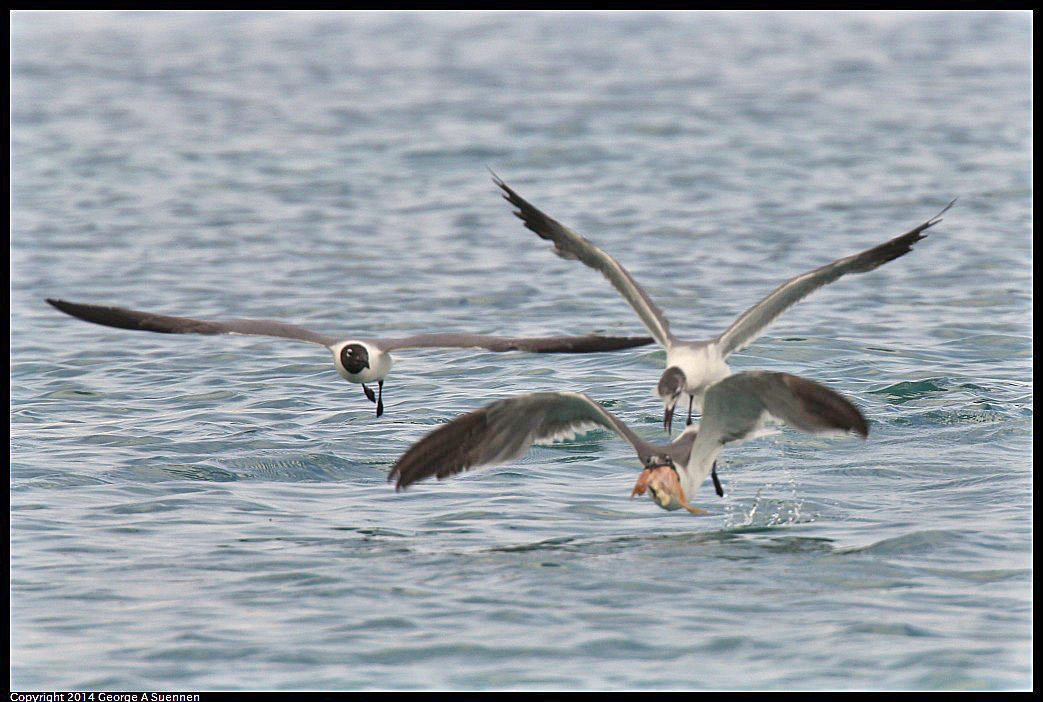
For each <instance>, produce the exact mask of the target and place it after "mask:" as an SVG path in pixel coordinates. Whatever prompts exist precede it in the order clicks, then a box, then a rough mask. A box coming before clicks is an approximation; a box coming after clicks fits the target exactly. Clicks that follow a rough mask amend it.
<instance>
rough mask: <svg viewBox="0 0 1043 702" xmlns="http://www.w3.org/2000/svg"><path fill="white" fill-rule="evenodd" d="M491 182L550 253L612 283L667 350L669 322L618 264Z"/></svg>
mask: <svg viewBox="0 0 1043 702" xmlns="http://www.w3.org/2000/svg"><path fill="white" fill-rule="evenodd" d="M493 182H494V183H496V185H498V186H499V187H500V189H501V190H503V192H504V196H503V197H504V199H505V200H507V202H509V203H511V204H512V205H514V206H515V207H517V208H518V209H517V211H515V213H514V214H515V216H517V217H518V218H519V219H521V221H522V222H523V223H524V225H525V227H526V228H527V229H530V230H532V231H533V232H535V233H536V234H537V235H539V236H540V238H543V239H547V240H549V241H551V242H553V243H554V253H556V254H557V255H558V256H560V257H562V258H566V259H576V260H579V261H581V262H582V263H584V264H586V265H587V266H589V267H590V268H593V269H595V270H598V271H601V274H602V275H603V276H605V278H607V279H608V282H610V283H612V286H613V287H614V288H615V289H616V290H617V291H618V292H619V294H620V295H622V296H623V299H624V300H626V301H627V303H628V304H629V305H630V306H631V307H632V308H633V309H634V312H636V313H637V316H638V317H639V318H640V319H641V321H642V322H643V323H644V325H645V326H646V327H648V331H649V332H650V333H651V334H652V336H654V337H655V340H656V341H657V342H659V344H661V345H662V346H663V347H665V348H669V346H670V344H671V343H672V342H673V340H674V336H673V334H671V333H670V323H669V322H668V321H667V319H666V316H665V315H664V314H663V311H662V310H660V309H659V307H658V306H656V304H655V303H654V302H652V298H650V297H649V296H648V293H646V292H645V290H644V288H642V287H641V286H640V285H638V283H637V281H636V280H634V278H633V277H632V276H631V275H630V273H629V271H627V269H625V268H623V266H622V265H620V263H619V261H617V260H616V259H614V258H612V257H611V256H609V255H608V254H607V253H605V252H604V251H602V250H601V249H599V248H598V247H597V246H595V245H594V244H593V243H591V242H590V241H588V240H587V239H585V238H583V237H582V236H580V235H579V234H577V233H576V232H574V231H572V230H571V229H569V228H568V227H566V226H565V225H564V224H562V223H561V222H558V221H557V220H556V219H553V218H552V217H549V216H548V215H546V214H544V213H543V212H541V211H540V210H538V209H536V208H535V207H533V205H531V204H530V203H529V202H528V201H527V200H525V199H524V198H523V197H522V196H521V195H519V194H518V193H516V192H514V190H512V189H511V187H510V186H508V185H507V184H506V183H504V182H503V181H502V180H500V179H499V178H498V177H497V176H496V174H495V173H494V174H493Z"/></svg>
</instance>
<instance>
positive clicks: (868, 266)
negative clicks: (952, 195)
mask: <svg viewBox="0 0 1043 702" xmlns="http://www.w3.org/2000/svg"><path fill="white" fill-rule="evenodd" d="M955 202H956V200H953V201H952V202H950V203H949V204H948V205H947V206H946V207H945V209H943V210H942V211H941V212H939V213H938V214H937V215H935V216H934V217H932V218H931V219H929V220H927V221H926V222H924V223H923V224H921V225H919V226H918V227H915V228H913V229H911V230H909V231H908V232H906V233H905V234H902V235H901V236H898V237H895V238H894V239H891V240H890V241H885V242H884V243H883V244H880V245H879V246H875V247H873V248H871V249H867V250H866V251H863V252H861V253H857V254H854V255H852V256H847V257H846V258H840V259H837V260H836V261H833V262H832V263H828V264H826V265H824V266H821V267H819V268H816V269H815V270H813V271H808V272H807V273H803V274H801V275H798V276H796V277H794V278H790V279H789V280H787V281H786V282H785V283H783V284H782V285H780V286H779V287H777V288H775V290H773V291H772V292H771V293H770V294H769V295H768V296H767V297H765V298H764V299H763V300H761V301H760V302H758V303H757V304H756V305H754V306H753V307H750V308H749V309H748V310H746V311H745V312H743V313H742V315H740V316H739V318H738V319H736V320H735V321H734V322H733V323H732V325H731V326H730V327H728V329H727V330H725V332H724V333H723V334H721V335H720V336H719V337H718V338H717V345H718V347H719V348H720V352H721V355H722V356H723V357H724V358H727V357H728V355H729V354H731V353H733V352H735V351H739V350H741V349H743V348H745V347H746V346H748V345H749V344H750V343H752V342H753V341H754V340H755V339H756V338H757V337H758V336H760V335H761V334H762V333H763V332H764V330H765V328H767V326H768V325H769V324H771V323H772V322H773V321H775V319H776V318H777V317H778V316H779V315H780V314H782V313H783V312H785V311H786V310H787V309H789V308H790V307H792V306H793V305H795V304H796V303H798V302H800V301H801V300H803V299H804V298H805V297H807V296H808V295H810V294H811V293H813V292H814V291H815V290H818V289H819V288H821V287H822V286H823V285H827V284H828V283H832V282H833V281H834V280H836V279H838V278H840V277H841V276H843V275H845V274H847V273H866V272H868V271H871V270H873V269H875V268H877V267H879V266H881V265H883V264H885V263H887V262H888V261H893V260H894V259H896V258H899V257H900V256H904V255H905V254H907V253H909V252H910V251H911V250H912V247H913V244H915V243H916V242H918V241H920V240H921V239H923V238H925V237H926V235H925V234H923V231H924V230H925V229H928V228H930V227H933V226H934V225H935V224H937V223H938V222H940V221H941V217H942V215H943V214H944V213H945V212H946V211H948V209H949V208H950V207H952V206H953V204H955Z"/></svg>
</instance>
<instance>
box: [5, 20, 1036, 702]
mask: <svg viewBox="0 0 1043 702" xmlns="http://www.w3.org/2000/svg"><path fill="white" fill-rule="evenodd" d="M11 39H12V139H11V152H12V155H11V164H12V167H11V179H12V222H11V232H12V237H11V273H12V280H11V420H12V425H11V428H12V437H11V501H12V511H11V604H12V614H11V642H10V645H11V676H12V685H13V686H15V687H16V688H55V689H75V688H109V689H111V688H122V689H135V690H139V689H146V688H152V689H155V688H188V689H192V688H195V689H251V688H259V689H264V688H276V689H292V688H298V689H355V688H361V689H480V690H487V689H547V688H550V689H564V690H574V689H575V690H578V689H653V688H658V689H720V688H723V689H790V688H800V689H816V688H843V689H899V688H914V689H966V688H973V689H1012V688H1013V689H1026V688H1029V687H1030V686H1031V684H1032V672H1033V671H1032V664H1031V642H1032V629H1031V610H1032V597H1031V591H1032V566H1031V545H1032V527H1031V514H1032V509H1031V504H1032V503H1031V488H1032V472H1031V471H1032V469H1031V466H1032V460H1031V459H1032V449H1031V438H1032V427H1031V422H1032V362H1031V334H1032V330H1031V322H1030V311H1031V306H1032V293H1031V290H1032V283H1031V263H1030V260H1031V251H1032V246H1031V226H1032V225H1031V205H1032V189H1031V136H1032V133H1031V103H1030V96H1031V62H1030V57H1031V16H1030V15H1029V14H1027V13H1006V14H1004V13H986V14H977V13H947V14H900V15H893V14H856V15H852V14H814V15H808V14H654V15H647V14H606V15H588V14H584V15H574V14H553V13H546V14H517V13H498V14H419V15H416V14H396V15H386V14H307V15H297V14H290V15H287V14H182V15H167V14H116V15H113V14H87V15H84V14H58V15H54V14H15V15H14V16H13V17H12V35H11ZM487 168H492V169H493V170H495V171H496V172H497V174H498V175H500V176H501V177H503V178H504V179H505V180H506V181H507V182H508V183H510V184H511V185H513V186H514V187H515V188H516V189H518V190H519V192H521V194H522V195H524V196H525V197H527V198H528V199H530V200H531V201H532V202H533V203H535V204H536V205H537V206H539V207H541V208H543V209H545V210H546V211H547V212H548V213H550V214H552V215H553V216H555V217H557V218H559V219H561V220H562V221H564V222H566V223H568V224H570V225H571V226H573V227H574V228H576V229H577V230H579V231H581V232H582V233H584V234H585V235H586V236H588V237H589V238H591V239H593V240H594V241H595V242H597V243H598V244H599V245H601V246H602V247H604V248H605V249H606V250H607V251H609V252H611V253H612V254H613V255H615V256H616V257H617V258H619V259H620V261H622V262H623V264H624V265H626V266H628V267H629V269H630V271H631V272H632V273H633V275H634V276H635V277H636V278H637V279H638V280H639V281H641V282H642V283H643V284H645V286H646V287H647V288H648V289H649V292H650V293H651V294H652V295H653V296H654V297H655V299H656V300H657V301H658V302H659V304H660V306H661V307H663V308H664V310H665V311H666V312H667V314H668V315H670V317H671V320H672V322H673V327H674V330H675V331H676V332H677V333H678V334H680V335H681V336H683V337H689V338H703V337H706V336H710V335H713V334H716V333H719V332H720V331H721V330H723V329H724V328H725V327H726V326H727V325H728V323H729V322H730V321H731V320H732V319H733V318H734V317H735V316H736V315H737V314H739V313H740V312H741V311H742V310H744V309H745V308H746V307H747V306H748V305H750V304H752V303H753V302H755V301H756V300H758V299H759V298H760V297H761V296H762V295H764V294H766V293H767V292H768V291H769V290H770V289H771V288H773V287H774V286H775V285H776V284H778V283H779V282H781V281H782V280H783V279H785V278H787V277H789V276H791V275H795V274H797V273H799V272H802V271H805V270H808V269H810V268H812V267H814V266H818V265H821V264H823V263H825V262H827V261H829V260H832V259H833V258H836V257H838V256H841V255H845V254H848V253H853V252H855V251H858V250H861V249H863V248H866V247H868V246H871V245H875V244H877V243H879V242H882V241H884V240H885V239H888V238H890V237H892V236H895V235H897V234H899V233H901V232H903V231H905V230H907V229H909V228H911V227H912V226H915V225H916V224H918V223H920V222H922V221H923V220H925V219H927V218H929V217H931V216H932V215H934V214H935V213H936V212H937V211H938V210H940V209H941V208H942V207H943V206H944V205H945V204H946V203H947V202H948V201H949V200H950V199H951V198H953V197H956V196H959V198H960V199H959V202H958V203H957V205H956V206H955V207H954V208H953V209H952V210H951V211H950V212H948V213H947V214H946V216H945V220H944V222H943V223H942V224H940V225H938V226H937V227H935V228H934V229H932V230H931V231H930V236H929V237H928V238H927V239H926V240H924V241H923V242H921V243H920V244H918V245H917V246H916V248H915V250H914V251H913V252H912V253H911V254H909V255H908V256H906V257H904V258H901V259H899V260H897V261H895V262H893V263H889V264H888V265H886V266H884V267H883V268H881V269H879V270H877V271H874V272H872V273H870V274H866V275H858V276H851V277H848V278H845V279H843V280H841V281H838V282H837V283H834V284H833V285H831V286H829V287H828V289H825V290H822V291H819V292H818V293H816V294H815V295H813V296H812V297H811V298H809V299H808V300H807V301H806V302H804V303H802V304H801V305H799V306H797V307H796V308H794V309H792V310H790V311H789V312H787V313H786V314H785V315H784V316H783V317H782V318H781V319H780V320H779V321H778V322H777V323H776V324H775V325H774V326H772V327H770V328H769V330H768V332H767V333H766V334H765V335H764V336H763V337H762V338H761V339H759V340H758V341H757V342H756V343H754V344H753V345H752V346H751V347H750V348H749V349H747V350H746V351H744V352H742V353H739V354H736V355H735V356H734V357H733V358H732V361H733V363H732V366H733V368H736V369H751V368H763V369H770V370H784V371H788V372H793V373H797V374H800V375H803V376H807V377H809V378H813V379H816V380H818V381H821V382H824V383H827V384H829V385H830V386H831V387H833V388H835V389H837V390H839V391H840V392H843V393H845V394H847V395H848V396H850V397H851V398H853V400H854V401H855V402H856V403H857V404H858V405H859V406H860V407H861V408H862V409H863V410H864V412H865V414H866V416H867V417H868V418H869V421H870V426H871V435H870V437H869V440H868V441H867V442H865V443H864V444H863V443H862V442H859V441H857V440H853V439H846V440H845V439H840V440H834V439H822V438H816V437H809V436H807V435H803V434H799V433H796V432H793V431H791V430H784V431H783V432H782V433H780V434H778V435H776V436H773V437H769V438H765V439H760V440H758V441H754V442H750V443H747V444H745V445H742V446H738V447H734V448H728V449H727V450H726V451H725V453H724V455H723V461H722V463H721V465H720V474H721V476H722V479H723V481H724V483H725V486H726V489H727V491H728V492H727V497H726V498H725V499H723V500H722V499H719V498H717V497H716V496H715V495H714V494H713V490H712V488H708V487H707V486H704V488H703V490H702V492H701V493H700V494H699V495H698V496H697V497H696V498H695V499H694V500H693V502H694V504H696V505H699V506H701V507H703V508H706V509H709V510H710V511H711V512H712V516H709V517H705V518H694V517H691V516H689V515H686V514H681V513H667V512H664V511H662V510H660V509H659V508H657V507H656V506H655V505H653V504H652V503H651V502H650V501H648V500H646V499H640V500H630V499H628V495H629V492H630V488H631V486H632V485H633V481H634V479H635V478H636V476H637V472H638V466H637V464H636V462H635V460H634V457H633V454H632V452H631V451H630V449H629V447H628V446H627V445H626V443H625V442H623V441H621V440H619V439H617V438H615V437H614V436H612V435H609V434H608V433H606V432H595V433H591V434H588V435H586V436H584V437H581V438H579V439H578V440H575V441H572V442H568V443H566V444H562V445H559V446H555V447H546V448H536V449H534V450H533V451H531V452H530V453H529V454H528V455H527V456H526V457H525V458H524V459H522V460H520V461H518V462H517V463H515V464H513V465H509V466H505V467H501V468H494V469H488V470H485V471H478V472H474V473H471V474H468V475H465V476H462V477H459V478H455V479H453V480H449V481H445V482H433V481H432V482H430V483H424V484H420V485H417V486H416V487H415V488H413V489H411V490H409V491H408V492H405V493H400V494H396V493H395V491H394V490H393V489H392V488H391V487H390V486H389V485H388V484H387V483H386V482H385V475H386V473H387V470H388V468H389V466H390V465H391V464H392V462H393V461H394V460H395V458H396V457H397V456H398V455H400V454H401V453H402V452H403V451H404V450H405V449H406V448H407V447H408V446H409V445H410V444H411V443H412V442H414V441H415V440H417V439H419V438H420V437H421V436H423V435H424V434H425V433H426V432H428V431H430V430H431V429H432V428H433V427H435V426H437V425H439V424H440V423H443V422H446V421H448V420H449V419H451V418H452V417H454V416H457V415H458V414H460V413H462V412H464V411H467V410H470V409H474V408H476V407H478V406H481V405H482V404H484V403H486V402H487V401H490V400H492V399H495V398H501V397H505V396H509V395H512V394H516V393H522V392H529V391H535V390H546V389H555V388H560V389H567V390H575V391H582V392H587V393H589V394H590V395H592V396H593V397H595V398H596V399H598V400H599V401H601V402H603V403H605V405H606V406H608V407H610V408H611V409H612V410H613V411H614V412H617V413H618V414H619V415H620V416H621V417H622V418H623V419H625V420H626V421H628V422H630V423H632V425H634V426H635V427H636V428H637V429H638V430H639V431H640V432H641V433H642V434H643V435H645V436H647V437H649V438H652V439H657V440H658V439H661V438H663V437H664V434H663V432H662V429H661V405H660V404H659V402H658V400H656V399H655V398H653V397H652V396H651V389H652V387H653V385H654V383H655V381H656V379H657V378H658V376H659V373H660V372H661V370H662V365H663V359H664V354H663V352H662V351H661V350H658V349H657V348H656V347H645V348H642V349H637V350H633V351H626V352H621V353H615V354H604V355H587V356H532V355H524V354H509V355H498V354H491V353H484V352H481V351H473V350H467V351H457V352H441V351H423V352H409V353H402V354H401V355H400V357H399V358H400V361H399V364H398V366H396V368H395V370H394V371H393V373H392V374H391V376H390V377H389V380H388V383H387V385H386V387H385V389H386V394H385V401H386V404H387V413H386V414H385V416H384V417H382V418H380V419H376V418H375V417H374V416H373V414H374V413H373V405H372V404H370V403H369V402H367V401H366V399H365V397H364V396H363V394H362V391H361V389H360V388H359V387H358V386H357V385H350V384H348V383H346V382H344V381H343V380H341V379H340V378H339V377H338V376H337V375H336V373H335V372H334V370H333V367H332V364H331V362H330V358H329V357H328V354H327V352H326V351H325V350H323V349H321V348H319V347H310V346H307V345H303V344H294V343H291V342H284V341H279V340H270V339H262V338H234V337H187V336H167V335H159V334H146V333H139V332H132V331H123V330H116V329H106V328H102V327H98V326H95V325H89V324H86V323H83V322H80V321H77V320H74V319H72V318H69V317H66V316H64V315H62V314H60V313H58V312H57V311H55V310H53V309H51V308H50V307H48V306H47V305H46V304H45V303H44V302H43V298H45V297H62V298H65V299H70V300H75V301H82V302H95V303H103V304H123V305H127V306H131V307H136V308H138V309H144V310H153V311H157V312H166V313H170V314H186V315H196V316H201V317H207V318H228V317H260V318H274V319H280V320H285V321H289V322H297V323H300V324H304V325H306V326H309V327H312V328H315V329H318V330H320V331H327V332H331V333H344V334H345V335H348V334H355V335H361V336H366V335H372V336H388V335H392V336H393V335H403V334H408V333H415V332H425V331H436V330H467V331H475V332H485V333H492V334H526V335H543V334H557V333H588V332H595V331H596V332H604V333H614V334H638V333H644V332H643V330H642V327H641V326H640V324H639V322H638V321H637V318H636V317H635V316H634V315H633V313H632V312H631V310H630V309H629V308H628V307H627V306H626V305H625V303H624V302H623V301H622V300H621V299H620V298H619V296H618V295H617V294H616V293H615V292H614V291H613V290H612V289H611V288H610V287H609V285H608V284H607V283H606V281H605V280H604V279H602V278H601V276H599V275H598V274H597V273H596V272H594V271H591V270H588V269H586V268H584V267H583V266H581V265H579V264H577V263H575V262H570V261H564V260H560V259H558V258H557V257H555V256H553V255H552V254H551V253H549V251H548V248H549V247H548V244H547V243H546V242H544V241H541V240H539V239H538V238H537V237H536V236H534V235H533V234H532V233H530V232H529V231H527V230H525V229H524V228H523V227H522V226H521V224H520V223H519V222H518V221H517V220H516V219H515V218H514V217H513V216H512V215H511V214H510V209H509V207H508V205H507V204H506V203H504V202H503V201H502V200H501V199H500V197H499V196H498V193H497V191H496V189H495V187H494V186H493V184H492V183H491V181H490V177H489V173H488V170H487ZM665 269H669V271H670V273H669V274H667V275H663V271H664V270H665Z"/></svg>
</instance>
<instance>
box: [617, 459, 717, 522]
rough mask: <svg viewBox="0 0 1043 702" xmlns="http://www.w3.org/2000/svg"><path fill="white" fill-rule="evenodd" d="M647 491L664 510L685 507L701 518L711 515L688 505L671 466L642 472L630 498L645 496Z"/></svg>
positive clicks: (657, 467)
mask: <svg viewBox="0 0 1043 702" xmlns="http://www.w3.org/2000/svg"><path fill="white" fill-rule="evenodd" d="M645 490H651V491H652V499H653V500H654V501H655V503H656V504H657V505H659V506H660V507H662V508H663V509H667V510H675V509H679V508H681V507H684V508H685V509H686V510H688V511H689V512H691V513H692V514H696V515H699V516H703V515H706V514H709V512H707V511H706V510H703V509H699V508H698V507H692V506H690V505H689V504H688V498H687V497H685V494H684V488H682V487H681V481H680V480H678V479H677V471H676V470H674V469H673V468H671V467H670V466H655V467H652V468H645V469H644V470H643V471H641V475H640V476H638V478H637V482H636V483H635V484H634V490H633V492H631V493H630V496H631V497H634V496H635V495H644V494H645Z"/></svg>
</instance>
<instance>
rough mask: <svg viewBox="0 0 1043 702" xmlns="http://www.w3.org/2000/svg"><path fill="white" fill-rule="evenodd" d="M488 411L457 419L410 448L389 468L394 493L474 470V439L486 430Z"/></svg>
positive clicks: (484, 410)
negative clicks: (419, 483)
mask: <svg viewBox="0 0 1043 702" xmlns="http://www.w3.org/2000/svg"><path fill="white" fill-rule="evenodd" d="M488 414H489V413H488V407H483V408H482V409H479V410H475V411H474V412H469V413H467V414H465V415H462V416H460V417H457V418H456V419H454V420H453V421H451V422H449V423H448V424H443V425H442V426H440V427H438V428H437V429H435V430H434V431H432V432H431V433H429V434H428V435H427V436H425V437H424V438H422V439H421V440H420V441H418V442H416V443H415V444H413V445H412V446H411V447H410V448H409V449H408V450H407V451H406V452H405V453H404V454H402V456H401V457H399V459H398V460H397V461H395V464H394V465H393V466H392V467H391V470H390V471H389V472H388V482H391V481H392V480H394V481H396V482H395V491H396V492H399V491H401V490H405V489H406V488H407V487H409V486H410V485H412V484H413V483H416V482H419V481H421V480H425V479H427V478H430V477H431V476H436V477H437V478H438V479H439V480H441V479H442V478H447V477H449V476H450V475H454V474H456V473H461V472H463V471H465V470H467V469H469V468H472V467H474V464H475V460H476V459H475V456H474V454H473V453H472V446H473V444H474V443H475V441H474V438H473V437H475V436H477V435H480V434H482V433H483V432H484V431H486V429H487V427H488Z"/></svg>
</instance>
